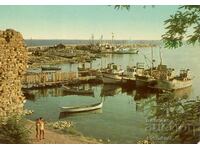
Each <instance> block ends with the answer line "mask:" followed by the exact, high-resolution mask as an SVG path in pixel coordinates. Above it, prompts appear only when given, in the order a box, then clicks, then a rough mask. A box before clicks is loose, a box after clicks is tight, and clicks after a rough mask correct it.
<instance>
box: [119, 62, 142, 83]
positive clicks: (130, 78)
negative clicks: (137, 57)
mask: <svg viewBox="0 0 200 150" xmlns="http://www.w3.org/2000/svg"><path fill="white" fill-rule="evenodd" d="M143 70H144V63H137V64H136V66H127V68H126V70H125V71H124V73H123V75H122V77H123V78H122V80H123V82H122V83H123V84H124V85H127V86H135V84H136V75H142V74H143Z"/></svg>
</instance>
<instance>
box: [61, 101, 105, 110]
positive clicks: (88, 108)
mask: <svg viewBox="0 0 200 150" xmlns="http://www.w3.org/2000/svg"><path fill="white" fill-rule="evenodd" d="M102 107H103V101H102V102H99V103H96V104H92V105H87V106H78V107H61V111H62V112H67V113H78V112H87V111H92V110H97V109H101V108H102Z"/></svg>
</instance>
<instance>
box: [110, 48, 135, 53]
mask: <svg viewBox="0 0 200 150" xmlns="http://www.w3.org/2000/svg"><path fill="white" fill-rule="evenodd" d="M138 52H139V50H138V49H132V48H119V49H116V50H115V51H114V52H113V53H115V54H138Z"/></svg>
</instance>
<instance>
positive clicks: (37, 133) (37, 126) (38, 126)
mask: <svg viewBox="0 0 200 150" xmlns="http://www.w3.org/2000/svg"><path fill="white" fill-rule="evenodd" d="M35 128H36V139H37V140H39V133H40V121H39V119H36V121H35Z"/></svg>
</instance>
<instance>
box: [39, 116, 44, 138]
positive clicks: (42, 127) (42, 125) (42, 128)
mask: <svg viewBox="0 0 200 150" xmlns="http://www.w3.org/2000/svg"><path fill="white" fill-rule="evenodd" d="M39 122H40V140H41V139H44V120H43V118H42V117H40V120H39Z"/></svg>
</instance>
